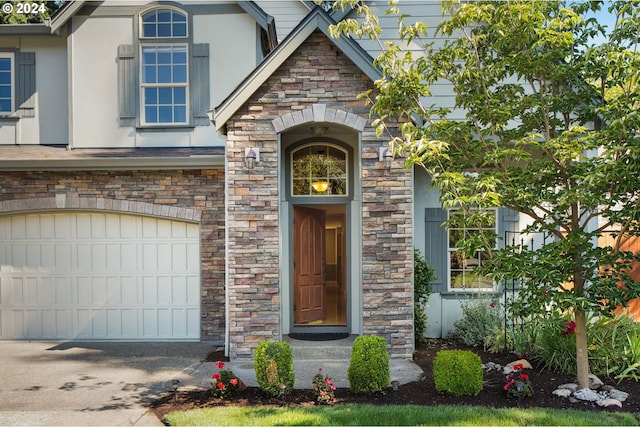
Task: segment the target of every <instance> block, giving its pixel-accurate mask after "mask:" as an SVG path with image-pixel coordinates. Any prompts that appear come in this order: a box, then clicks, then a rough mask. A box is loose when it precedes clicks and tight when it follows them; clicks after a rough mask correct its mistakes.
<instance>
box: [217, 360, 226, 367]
mask: <svg viewBox="0 0 640 427" xmlns="http://www.w3.org/2000/svg"><path fill="white" fill-rule="evenodd" d="M216 366H217V367H218V369H222V368H224V362H221V361H220V360H218V361H217V362H216Z"/></svg>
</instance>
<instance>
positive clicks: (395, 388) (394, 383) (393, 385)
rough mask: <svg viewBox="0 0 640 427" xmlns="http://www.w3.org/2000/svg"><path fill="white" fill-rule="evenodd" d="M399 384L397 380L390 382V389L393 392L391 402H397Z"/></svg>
mask: <svg viewBox="0 0 640 427" xmlns="http://www.w3.org/2000/svg"><path fill="white" fill-rule="evenodd" d="M399 386H400V382H399V381H397V380H393V381H391V389H392V390H393V400H398V387H399Z"/></svg>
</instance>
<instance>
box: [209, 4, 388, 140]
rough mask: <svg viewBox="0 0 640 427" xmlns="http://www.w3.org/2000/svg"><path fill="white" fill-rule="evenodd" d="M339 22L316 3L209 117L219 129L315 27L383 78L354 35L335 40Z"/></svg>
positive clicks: (372, 74)
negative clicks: (332, 30)
mask: <svg viewBox="0 0 640 427" xmlns="http://www.w3.org/2000/svg"><path fill="white" fill-rule="evenodd" d="M334 24H336V21H335V20H334V19H333V18H331V16H329V14H327V12H325V11H324V10H323V9H322V8H321V7H319V6H316V7H315V8H314V9H313V10H312V11H311V12H310V13H309V14H308V15H307V16H306V17H305V18H304V19H303V20H302V21H301V22H300V24H298V26H296V28H294V29H293V30H292V31H291V33H289V35H288V36H287V37H286V38H285V39H284V40H283V41H282V43H280V44H279V45H278V47H277V48H276V49H275V50H274V51H273V52H271V53H270V54H269V55H268V56H267V57H266V58H265V59H264V60H263V61H262V62H261V63H260V64H259V65H258V66H257V67H256V68H255V69H254V70H253V71H252V72H251V74H249V75H248V76H247V77H246V78H245V79H244V80H243V81H242V82H241V83H240V84H239V85H238V86H237V87H236V88H235V89H234V90H233V92H231V94H230V95H229V96H228V97H227V98H226V99H225V100H224V101H222V103H221V104H220V105H218V106H217V107H215V108H214V109H213V110H210V111H209V112H208V113H209V117H210V118H211V121H212V122H213V124H214V125H215V127H216V130H218V131H219V130H220V129H222V128H223V127H224V125H225V124H226V123H227V121H228V120H229V119H230V118H231V116H233V114H235V113H236V111H238V109H239V108H240V107H242V105H244V103H245V102H247V101H248V100H249V97H251V95H253V94H254V93H255V92H256V90H258V89H259V88H260V87H261V86H262V85H263V84H264V83H265V82H266V81H267V79H268V78H269V77H270V76H271V75H272V74H273V73H274V72H275V71H276V70H277V69H278V68H279V67H280V66H281V65H282V64H283V63H284V61H286V60H287V59H288V58H289V57H290V56H291V55H292V54H293V53H294V52H295V51H296V50H297V49H298V48H299V47H300V45H302V43H304V41H305V40H307V38H308V37H309V36H310V35H311V33H313V32H314V31H316V30H320V31H322V32H323V33H324V35H325V36H327V38H328V39H329V40H331V42H332V43H333V44H334V45H335V46H336V47H337V48H338V49H340V50H341V51H342V53H344V54H345V55H346V56H347V57H348V58H349V59H350V60H351V61H352V62H353V63H354V64H355V65H356V66H357V67H358V68H359V69H360V70H361V71H362V72H363V73H364V74H366V75H367V77H369V78H370V79H371V80H377V79H379V78H381V77H382V74H381V73H380V70H378V69H377V68H376V67H374V65H373V58H372V57H371V56H370V55H369V53H368V52H367V51H366V50H364V49H363V48H362V47H361V46H360V45H359V44H358V43H357V42H356V41H355V40H353V39H352V38H351V37H346V36H342V37H339V38H337V39H334V38H332V37H331V35H330V34H329V26H330V25H334Z"/></svg>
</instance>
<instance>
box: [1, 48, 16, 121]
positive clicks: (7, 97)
mask: <svg viewBox="0 0 640 427" xmlns="http://www.w3.org/2000/svg"><path fill="white" fill-rule="evenodd" d="M13 82H14V65H13V54H11V53H2V52H0V114H8V113H11V112H13V101H14V97H15V95H14V87H15V85H14V83H13Z"/></svg>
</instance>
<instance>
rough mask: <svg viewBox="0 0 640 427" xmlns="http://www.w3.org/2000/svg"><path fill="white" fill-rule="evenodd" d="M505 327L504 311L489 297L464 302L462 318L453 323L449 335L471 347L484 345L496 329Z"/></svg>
mask: <svg viewBox="0 0 640 427" xmlns="http://www.w3.org/2000/svg"><path fill="white" fill-rule="evenodd" d="M498 328H504V311H503V310H502V308H501V306H500V304H498V303H496V302H494V301H493V300H491V299H489V298H477V299H473V300H470V301H465V302H463V303H462V318H461V319H460V320H457V321H456V322H455V323H454V324H453V329H452V331H451V332H450V334H449V337H450V338H452V339H454V340H456V341H459V342H461V343H463V344H465V345H468V346H471V347H478V346H481V345H484V343H485V340H486V339H487V337H491V336H492V335H494V333H495V330H496V329H498Z"/></svg>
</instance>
